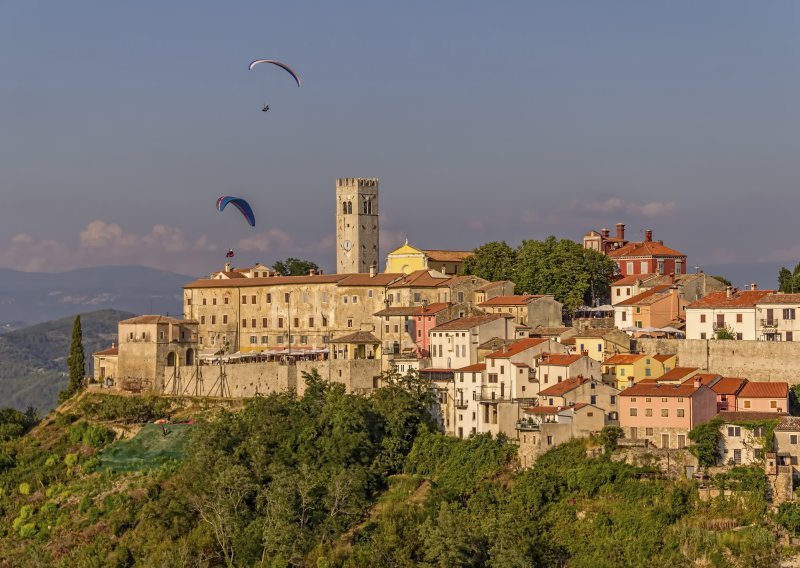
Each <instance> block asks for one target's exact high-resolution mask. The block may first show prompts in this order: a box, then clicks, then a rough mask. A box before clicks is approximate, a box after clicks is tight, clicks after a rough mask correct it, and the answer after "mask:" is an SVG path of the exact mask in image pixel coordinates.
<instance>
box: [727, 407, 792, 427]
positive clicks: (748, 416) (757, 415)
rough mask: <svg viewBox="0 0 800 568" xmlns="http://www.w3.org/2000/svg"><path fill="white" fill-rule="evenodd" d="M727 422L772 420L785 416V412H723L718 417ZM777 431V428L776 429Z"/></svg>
mask: <svg viewBox="0 0 800 568" xmlns="http://www.w3.org/2000/svg"><path fill="white" fill-rule="evenodd" d="M718 416H719V417H720V418H722V420H724V421H725V422H728V423H730V422H744V421H747V420H772V419H776V420H778V419H780V417H781V416H785V414H784V413H783V412H781V413H778V412H752V411H748V410H723V411H722V412H720V413H719V415H718ZM776 429H777V427H776Z"/></svg>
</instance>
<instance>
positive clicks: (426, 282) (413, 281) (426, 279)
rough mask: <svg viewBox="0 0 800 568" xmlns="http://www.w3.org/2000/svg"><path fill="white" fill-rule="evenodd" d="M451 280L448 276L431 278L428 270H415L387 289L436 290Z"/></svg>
mask: <svg viewBox="0 0 800 568" xmlns="http://www.w3.org/2000/svg"><path fill="white" fill-rule="evenodd" d="M451 280H452V278H450V277H449V276H446V277H444V278H443V277H441V276H438V277H437V276H432V275H431V273H430V271H428V270H415V271H414V272H412V273H410V274H406V275H405V276H404V277H403V278H400V279H399V280H397V281H396V282H393V283H392V284H390V285H389V288H408V287H412V288H437V287H439V286H442V285H444V284H447V283H448V282H450V281H451Z"/></svg>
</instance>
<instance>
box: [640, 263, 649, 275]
mask: <svg viewBox="0 0 800 568" xmlns="http://www.w3.org/2000/svg"><path fill="white" fill-rule="evenodd" d="M639 270H640V271H641V273H642V274H647V273H648V272H650V267H649V266H647V261H646V260H643V261H642V262H640V263H639Z"/></svg>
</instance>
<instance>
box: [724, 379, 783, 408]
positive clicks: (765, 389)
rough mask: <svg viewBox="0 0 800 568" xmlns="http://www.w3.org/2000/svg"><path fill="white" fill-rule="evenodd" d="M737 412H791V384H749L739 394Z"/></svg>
mask: <svg viewBox="0 0 800 568" xmlns="http://www.w3.org/2000/svg"><path fill="white" fill-rule="evenodd" d="M736 410H739V411H742V410H747V411H750V412H775V413H776V414H782V413H786V412H788V411H789V384H788V383H762V382H748V383H747V384H745V385H744V388H742V390H741V391H740V392H739V395H738V397H737V400H736Z"/></svg>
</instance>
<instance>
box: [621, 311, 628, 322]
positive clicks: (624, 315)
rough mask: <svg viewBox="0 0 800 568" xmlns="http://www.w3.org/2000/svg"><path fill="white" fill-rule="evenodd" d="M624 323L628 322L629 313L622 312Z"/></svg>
mask: <svg viewBox="0 0 800 568" xmlns="http://www.w3.org/2000/svg"><path fill="white" fill-rule="evenodd" d="M622 321H628V312H622Z"/></svg>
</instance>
